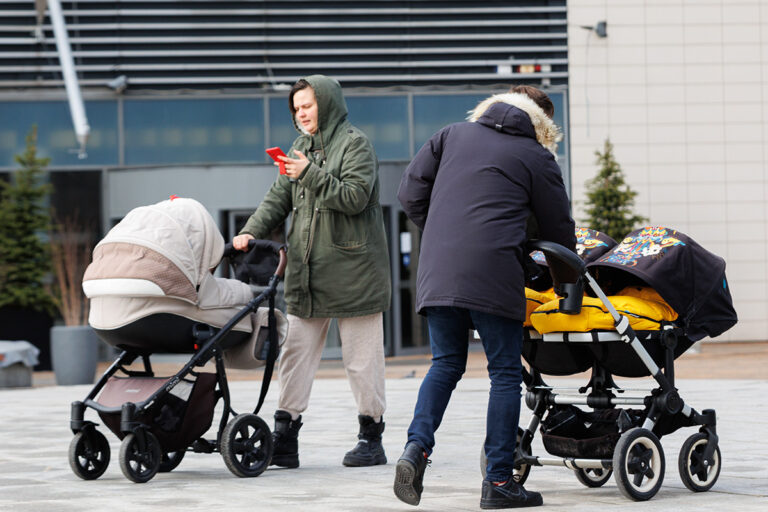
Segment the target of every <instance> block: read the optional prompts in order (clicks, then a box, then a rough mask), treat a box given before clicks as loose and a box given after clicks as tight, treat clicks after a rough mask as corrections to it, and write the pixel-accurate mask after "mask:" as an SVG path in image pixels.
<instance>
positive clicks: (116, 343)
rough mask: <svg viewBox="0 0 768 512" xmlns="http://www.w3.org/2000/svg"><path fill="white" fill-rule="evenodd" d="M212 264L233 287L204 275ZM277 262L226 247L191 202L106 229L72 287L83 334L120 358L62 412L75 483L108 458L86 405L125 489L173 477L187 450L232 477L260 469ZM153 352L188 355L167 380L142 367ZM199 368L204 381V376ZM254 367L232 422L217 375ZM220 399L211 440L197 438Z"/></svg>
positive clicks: (276, 334) (274, 251)
mask: <svg viewBox="0 0 768 512" xmlns="http://www.w3.org/2000/svg"><path fill="white" fill-rule="evenodd" d="M223 256H227V257H228V259H229V261H230V263H232V266H233V267H234V269H235V275H236V277H237V278H238V279H224V278H218V277H214V276H213V271H214V270H215V268H216V267H217V266H218V264H219V262H220V261H221V260H222V257H223ZM285 262H286V259H285V248H284V247H283V246H281V245H279V244H276V243H274V242H270V241H264V240H252V241H251V243H250V248H249V251H248V252H247V253H244V252H241V251H235V250H233V248H232V247H231V245H228V246H226V247H225V244H224V239H223V238H222V236H221V234H220V233H219V231H218V228H217V227H216V223H215V222H214V220H213V218H212V217H211V216H210V214H209V213H208V212H207V210H206V209H205V208H204V207H203V206H202V205H201V204H200V203H198V202H197V201H195V200H193V199H186V198H176V197H175V196H172V198H171V200H168V201H163V202H160V203H157V204H155V205H151V206H144V207H140V208H136V209H134V210H132V211H131V212H129V213H128V215H127V216H126V217H125V218H124V219H123V220H122V221H121V222H120V223H118V224H117V225H116V226H115V227H114V228H112V230H110V232H109V233H108V234H107V235H106V237H105V238H104V239H103V240H102V241H101V242H100V243H99V244H98V245H97V246H96V248H95V249H94V252H93V261H92V263H91V264H90V265H89V267H88V268H87V270H86V273H85V275H84V277H83V290H84V292H85V294H86V295H87V296H88V298H89V299H90V301H91V309H90V316H89V323H90V325H91V327H93V328H94V330H95V331H96V333H97V334H98V335H99V337H100V338H101V339H102V340H103V341H105V342H106V343H108V344H109V345H111V346H113V347H116V348H117V349H119V350H120V351H122V352H121V353H120V354H119V356H118V357H117V360H116V361H115V362H114V363H113V364H112V365H111V366H110V367H109V369H108V370H107V371H106V372H105V373H104V375H102V376H101V378H100V379H99V380H98V382H97V383H96V385H95V386H94V387H93V389H92V390H91V391H90V393H88V396H87V397H86V398H85V400H83V401H76V402H73V403H72V410H71V420H70V428H71V430H72V432H73V433H74V434H75V436H74V438H73V439H72V442H71V443H70V448H69V463H70V466H71V468H72V471H73V472H74V473H75V474H76V475H77V476H78V477H80V478H82V479H85V480H93V479H96V478H98V477H100V476H101V475H102V474H103V473H104V471H106V469H107V466H108V465H109V460H110V448H109V443H108V442H107V439H106V437H105V436H104V435H103V434H102V433H101V432H99V430H97V428H96V426H97V424H96V423H95V422H93V421H88V420H86V419H85V412H86V410H87V409H88V408H90V409H93V410H95V411H96V412H97V413H98V415H99V417H100V419H101V421H102V422H103V423H104V425H106V427H107V428H108V429H109V430H111V431H112V432H113V433H114V434H115V435H116V436H117V437H118V438H120V439H121V440H122V444H121V445H120V454H119V461H120V469H121V470H122V472H123V474H124V475H125V476H126V478H128V479H129V480H132V481H133V482H137V483H143V482H147V481H149V480H150V479H152V478H153V477H154V476H155V475H156V474H157V473H158V472H168V471H172V470H173V469H174V468H176V466H178V464H179V463H180V462H181V460H182V458H183V457H184V455H185V453H186V452H187V451H194V452H198V453H214V452H218V453H220V454H221V456H222V457H223V459H224V462H225V464H226V466H227V468H229V470H230V471H231V472H232V473H234V474H235V475H237V476H240V477H255V476H258V475H260V474H261V473H262V472H263V471H264V470H265V469H266V468H267V467H268V466H269V463H270V460H271V457H272V450H273V446H272V435H271V432H270V430H269V427H268V426H267V424H266V423H265V422H264V420H262V419H261V418H260V417H259V416H257V414H258V412H259V410H260V408H261V406H262V404H263V402H264V398H265V396H266V393H267V390H268V387H269V383H270V380H271V377H272V370H273V367H274V362H275V359H276V358H277V355H278V351H279V345H280V344H281V343H282V340H284V339H285V336H286V334H287V329H288V325H287V321H286V320H285V318H284V317H283V316H282V314H281V313H280V311H279V310H276V309H275V295H276V288H277V283H278V281H279V279H280V278H281V277H282V274H283V271H284V269H285ZM257 285H261V287H262V288H261V289H263V291H261V292H260V293H259V290H260V288H258V287H257ZM264 285H266V286H264ZM264 302H266V303H267V304H268V306H267V307H259V306H260V305H261V304H262V303H264ZM158 353H174V354H189V355H190V357H189V360H188V362H186V364H184V365H183V367H182V368H181V369H180V370H178V371H177V372H176V373H175V374H173V375H168V376H162V377H159V376H156V375H155V373H154V372H153V369H152V365H151V361H150V359H151V356H152V355H153V354H158ZM139 361H140V362H139ZM209 362H212V363H213V364H212V366H213V367H214V369H215V371H214V372H211V371H204V370H205V369H204V368H203V367H204V366H205V365H206V364H207V363H209ZM134 363H136V365H135V366H133V364H134ZM259 367H264V377H263V381H262V383H261V392H260V396H259V399H258V404H257V405H256V407H255V409H254V410H253V412H252V413H243V414H237V413H236V412H235V411H234V410H233V409H232V405H231V401H230V393H229V387H228V384H227V376H226V369H227V368H237V369H255V368H259ZM219 399H222V401H223V411H222V414H221V420H220V422H219V428H218V431H217V432H216V435H215V439H210V440H209V439H204V438H203V437H202V436H203V435H204V434H205V433H206V432H207V431H208V430H209V428H210V427H211V424H212V421H213V416H214V408H215V406H216V403H217V402H218V401H219ZM230 418H231V419H230Z"/></svg>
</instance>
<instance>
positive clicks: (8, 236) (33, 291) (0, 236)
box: [0, 126, 54, 313]
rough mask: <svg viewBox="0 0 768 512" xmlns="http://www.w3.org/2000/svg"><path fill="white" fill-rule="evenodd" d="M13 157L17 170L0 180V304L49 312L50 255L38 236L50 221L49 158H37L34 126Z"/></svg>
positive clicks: (47, 247)
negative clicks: (8, 179)
mask: <svg viewBox="0 0 768 512" xmlns="http://www.w3.org/2000/svg"><path fill="white" fill-rule="evenodd" d="M14 159H15V161H16V163H17V164H18V165H19V166H20V168H19V169H17V170H16V171H14V172H13V175H12V176H11V180H10V181H9V182H5V181H3V180H0V307H5V306H16V307H21V308H27V309H34V310H37V311H44V312H47V313H52V312H53V311H54V307H53V306H54V302H53V298H52V297H51V294H50V293H49V290H48V287H47V286H46V282H45V281H46V278H47V277H48V276H50V272H51V258H50V251H49V246H48V244H47V243H45V242H44V241H43V238H42V237H44V236H47V233H48V231H49V230H50V224H51V217H50V212H49V210H48V207H47V205H46V203H47V199H48V196H49V195H50V193H51V185H50V184H48V183H45V168H46V166H47V165H48V163H49V161H50V159H49V158H39V157H38V156H37V126H33V127H32V130H31V131H30V132H29V134H28V135H27V138H26V149H25V150H24V152H23V153H21V154H18V155H16V156H15V157H14Z"/></svg>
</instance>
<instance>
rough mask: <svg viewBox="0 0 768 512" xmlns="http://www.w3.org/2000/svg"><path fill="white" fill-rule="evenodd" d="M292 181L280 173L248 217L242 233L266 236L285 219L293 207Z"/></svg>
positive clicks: (257, 236)
mask: <svg viewBox="0 0 768 512" xmlns="http://www.w3.org/2000/svg"><path fill="white" fill-rule="evenodd" d="M292 203H293V201H292V198H291V182H290V180H289V179H288V178H287V177H286V176H285V175H278V176H277V179H276V180H275V182H274V183H273V184H272V187H270V189H269V192H267V195H266V196H264V200H263V201H262V202H261V204H260V205H259V207H258V208H257V209H256V211H255V212H253V215H251V216H250V217H249V218H248V222H246V223H245V227H243V229H241V230H240V233H239V234H240V235H245V234H248V235H252V236H253V237H254V238H257V239H259V238H266V237H267V236H268V235H269V234H270V233H271V232H272V230H274V229H275V228H276V227H277V226H279V225H280V224H281V223H282V222H283V221H285V219H286V217H288V214H289V213H290V212H291V207H292Z"/></svg>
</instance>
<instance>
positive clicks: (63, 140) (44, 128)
mask: <svg viewBox="0 0 768 512" xmlns="http://www.w3.org/2000/svg"><path fill="white" fill-rule="evenodd" d="M85 113H86V115H87V117H88V124H89V125H90V127H91V133H90V136H89V137H88V144H87V147H86V151H87V153H88V155H87V157H86V158H85V159H80V158H78V155H77V150H78V148H79V145H78V144H77V140H76V139H75V129H74V127H73V126H72V118H71V116H70V113H69V105H68V104H67V102H66V101H13V102H0V120H2V122H0V167H5V166H8V167H17V164H16V163H15V162H14V160H13V157H14V155H16V154H19V153H21V152H22V151H24V148H25V146H26V141H25V139H26V136H27V134H28V133H29V131H30V130H31V128H32V125H34V124H36V125H37V152H38V155H39V156H40V157H50V158H51V163H50V166H51V167H57V166H72V165H77V166H86V165H116V164H117V163H118V156H117V155H118V150H117V102H115V101H87V102H86V103H85Z"/></svg>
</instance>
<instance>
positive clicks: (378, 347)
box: [233, 75, 391, 467]
mask: <svg viewBox="0 0 768 512" xmlns="http://www.w3.org/2000/svg"><path fill="white" fill-rule="evenodd" d="M288 106H289V108H290V110H291V115H292V116H293V123H294V126H295V127H296V129H297V130H298V131H299V132H300V133H301V135H299V137H298V138H297V139H296V140H295V141H294V142H293V145H292V146H291V149H290V150H289V151H288V152H287V157H280V158H281V160H283V162H284V163H285V169H286V174H284V175H278V178H277V180H276V181H275V183H274V184H273V185H272V187H271V188H270V190H269V192H267V195H266V197H265V198H264V200H263V201H262V203H261V204H260V205H259V207H258V209H257V210H256V212H255V213H254V214H253V215H251V217H250V218H249V219H248V222H247V223H246V225H245V227H244V228H243V229H242V231H240V234H239V235H238V236H236V237H235V238H234V239H233V244H234V246H235V248H236V249H240V250H245V249H246V248H247V245H248V240H250V239H251V238H266V237H267V236H268V235H269V233H270V232H271V231H272V230H273V229H275V228H276V227H277V226H279V225H280V224H281V223H283V222H284V221H285V219H286V218H287V217H288V216H289V215H291V221H290V228H289V231H288V235H287V241H288V266H287V268H286V272H285V302H286V306H287V311H288V320H289V323H290V328H289V333H288V338H287V339H286V340H285V343H284V345H283V347H282V351H281V355H280V363H279V366H278V377H279V380H280V399H279V402H278V410H277V411H276V412H275V432H274V434H273V436H274V441H275V451H274V455H273V457H272V464H274V465H278V466H283V467H298V466H299V455H298V432H299V428H300V427H301V425H302V422H301V413H302V412H303V411H304V410H305V409H306V408H307V404H308V402H309V395H310V391H311V388H312V381H313V379H314V376H315V373H316V371H317V368H318V366H319V364H320V356H321V354H322V350H323V345H324V343H325V337H326V334H327V332H328V326H329V324H330V320H331V319H332V318H336V319H337V322H338V325H339V333H340V336H341V347H342V357H343V359H344V367H345V369H346V372H347V377H348V379H349V382H350V386H351V388H352V392H353V394H354V397H355V401H356V402H357V407H358V411H359V414H358V422H359V426H360V431H359V434H358V439H359V442H358V443H357V446H355V448H354V449H352V450H351V451H349V452H347V454H346V455H345V456H344V460H343V464H344V465H346V466H372V465H376V464H385V463H386V461H387V459H386V456H385V454H384V448H383V447H382V444H381V434H382V432H383V431H384V421H383V414H384V409H385V407H386V402H385V397H384V331H383V316H382V312H383V311H384V310H386V309H387V308H389V302H390V296H391V284H390V274H389V256H388V250H387V241H386V236H385V233H384V222H383V216H382V210H381V205H380V204H379V175H378V161H377V159H376V153H375V152H374V150H373V146H372V145H371V143H370V141H369V140H368V138H367V137H366V136H365V134H363V133H362V132H361V131H360V130H358V129H357V128H355V127H354V126H352V124H350V122H349V121H347V106H346V103H345V101H344V96H343V94H342V91H341V86H340V85H339V83H338V82H337V81H336V80H334V79H332V78H329V77H326V76H323V75H312V76H308V77H306V78H303V79H301V80H299V81H298V82H296V84H295V85H294V86H293V88H292V89H291V92H290V94H289V96H288Z"/></svg>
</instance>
